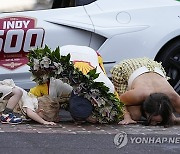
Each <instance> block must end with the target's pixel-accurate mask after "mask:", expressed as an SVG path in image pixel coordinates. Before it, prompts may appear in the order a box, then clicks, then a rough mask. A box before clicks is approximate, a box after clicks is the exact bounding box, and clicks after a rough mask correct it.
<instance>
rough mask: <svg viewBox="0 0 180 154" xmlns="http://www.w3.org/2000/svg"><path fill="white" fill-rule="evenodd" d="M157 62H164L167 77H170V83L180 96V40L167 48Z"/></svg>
mask: <svg viewBox="0 0 180 154" xmlns="http://www.w3.org/2000/svg"><path fill="white" fill-rule="evenodd" d="M157 61H159V62H162V65H163V66H164V68H165V70H166V72H167V76H168V77H170V80H169V83H170V84H171V85H172V87H173V88H174V89H175V90H176V92H177V93H178V94H180V40H177V41H175V42H172V43H171V44H170V45H168V46H166V47H165V48H164V50H163V52H161V54H160V55H159V56H158V59H157Z"/></svg>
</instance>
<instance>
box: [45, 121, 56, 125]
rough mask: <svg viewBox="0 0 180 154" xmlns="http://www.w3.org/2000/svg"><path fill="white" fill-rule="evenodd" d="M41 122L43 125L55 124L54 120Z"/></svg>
mask: <svg viewBox="0 0 180 154" xmlns="http://www.w3.org/2000/svg"><path fill="white" fill-rule="evenodd" d="M43 124H44V125H56V123H55V122H49V121H45V122H44V123H43Z"/></svg>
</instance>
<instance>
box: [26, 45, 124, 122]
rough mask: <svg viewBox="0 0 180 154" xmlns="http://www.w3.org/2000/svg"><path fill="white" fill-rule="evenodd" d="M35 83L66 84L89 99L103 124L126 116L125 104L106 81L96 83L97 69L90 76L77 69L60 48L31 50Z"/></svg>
mask: <svg viewBox="0 0 180 154" xmlns="http://www.w3.org/2000/svg"><path fill="white" fill-rule="evenodd" d="M28 58H29V62H28V65H29V66H30V72H31V73H32V80H33V81H35V82H36V83H37V84H43V83H46V82H47V81H48V80H49V79H50V78H51V77H54V78H57V79H61V80H63V81H66V82H67V83H68V84H70V85H71V86H72V87H73V91H74V93H75V94H76V95H79V96H83V97H85V98H87V99H88V100H89V101H90V102H91V103H92V105H93V107H94V110H93V116H94V117H96V119H97V121H98V122H99V123H110V122H114V121H118V120H120V119H121V118H122V116H123V103H121V102H120V101H119V99H118V98H117V97H116V96H115V94H113V93H110V92H109V88H108V87H106V86H105V85H104V83H103V82H95V81H94V80H95V79H96V78H98V76H99V74H98V73H96V68H95V69H93V70H90V71H89V72H88V73H87V74H86V75H85V74H83V73H82V72H81V71H80V70H79V69H78V68H75V67H74V65H73V63H72V62H71V61H70V54H68V55H67V56H61V55H60V48H59V47H57V48H56V49H55V50H54V51H51V50H50V49H49V48H48V46H45V48H37V49H34V50H31V51H30V53H29V54H28Z"/></svg>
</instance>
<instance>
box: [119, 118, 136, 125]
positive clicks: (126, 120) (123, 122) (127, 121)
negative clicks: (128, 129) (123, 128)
mask: <svg viewBox="0 0 180 154" xmlns="http://www.w3.org/2000/svg"><path fill="white" fill-rule="evenodd" d="M136 123H137V122H136V121H134V120H132V119H124V120H122V121H120V122H119V123H118V124H119V125H128V124H136Z"/></svg>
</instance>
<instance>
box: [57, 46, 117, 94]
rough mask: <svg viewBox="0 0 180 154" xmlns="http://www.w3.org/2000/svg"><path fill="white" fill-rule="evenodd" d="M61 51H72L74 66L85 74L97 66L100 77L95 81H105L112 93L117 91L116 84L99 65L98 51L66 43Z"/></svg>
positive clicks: (62, 52)
mask: <svg viewBox="0 0 180 154" xmlns="http://www.w3.org/2000/svg"><path fill="white" fill-rule="evenodd" d="M60 53H61V55H67V54H69V53H70V55H71V61H73V63H74V66H75V67H77V68H79V70H80V71H82V72H83V74H87V73H88V72H89V71H90V70H92V69H94V68H97V73H99V77H98V78H96V79H95V81H96V82H104V83H105V85H106V86H107V87H108V88H109V91H110V92H111V93H114V92H115V89H114V85H113V84H112V82H111V81H110V79H109V78H108V77H107V75H106V74H105V72H103V69H102V68H101V67H100V65H99V62H98V55H97V53H96V51H94V50H93V49H91V48H89V47H87V46H76V45H66V46H62V47H61V51H60Z"/></svg>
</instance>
